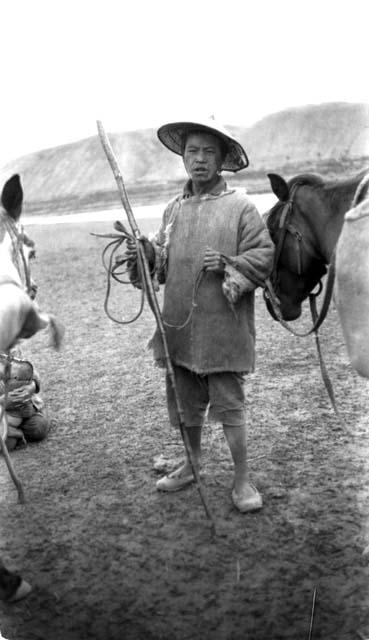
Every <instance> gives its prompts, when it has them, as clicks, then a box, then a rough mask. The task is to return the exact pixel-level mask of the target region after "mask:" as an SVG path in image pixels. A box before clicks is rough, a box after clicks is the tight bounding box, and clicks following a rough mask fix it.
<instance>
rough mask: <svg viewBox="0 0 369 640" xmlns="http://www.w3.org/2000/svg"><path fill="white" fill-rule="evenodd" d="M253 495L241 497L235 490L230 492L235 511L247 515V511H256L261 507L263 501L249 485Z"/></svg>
mask: <svg viewBox="0 0 369 640" xmlns="http://www.w3.org/2000/svg"><path fill="white" fill-rule="evenodd" d="M250 487H251V488H252V489H253V491H254V494H253V495H252V496H247V497H243V496H242V495H241V496H240V495H239V494H238V493H236V491H235V489H233V491H232V501H233V504H234V506H235V507H236V509H238V511H240V512H241V513H247V512H248V511H258V510H259V509H261V508H262V506H263V499H262V497H261V495H260V493H259V491H258V490H257V488H256V487H255V486H254V485H253V484H250Z"/></svg>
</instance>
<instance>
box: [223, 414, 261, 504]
mask: <svg viewBox="0 0 369 640" xmlns="http://www.w3.org/2000/svg"><path fill="white" fill-rule="evenodd" d="M223 429H224V435H225V437H226V440H227V442H228V446H229V449H230V452H231V456H232V459H233V462H234V488H233V491H232V499H233V502H234V505H235V506H236V507H237V509H239V511H244V512H246V511H256V510H257V509H261V507H262V499H261V495H260V494H259V492H258V491H257V489H256V488H255V487H254V486H253V485H252V484H251V483H250V479H249V472H248V464H247V445H246V425H245V424H243V425H242V426H237V427H236V426H231V425H227V424H223Z"/></svg>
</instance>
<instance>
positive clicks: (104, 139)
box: [97, 120, 216, 535]
mask: <svg viewBox="0 0 369 640" xmlns="http://www.w3.org/2000/svg"><path fill="white" fill-rule="evenodd" d="M97 129H98V132H99V137H100V141H101V144H102V147H103V149H104V151H105V154H106V157H107V159H108V161H109V164H110V167H111V169H112V171H113V174H114V177H115V180H116V183H117V186H118V190H119V194H120V198H121V201H122V204H123V207H124V210H125V212H126V214H127V218H128V222H129V224H130V227H131V229H132V233H133V235H134V237H135V239H136V246H137V258H138V261H139V265H140V268H141V273H142V274H143V285H144V290H145V294H146V297H147V300H148V302H149V305H150V308H151V310H152V312H153V314H154V316H155V320H156V323H157V326H158V329H159V332H160V335H161V339H162V342H163V347H164V354H165V366H166V370H167V374H168V378H169V380H170V383H171V385H172V388H173V392H174V398H175V405H176V410H177V415H178V422H179V428H180V432H181V436H182V439H183V443H184V446H185V449H186V453H187V457H188V459H189V461H190V464H191V468H192V472H193V475H194V478H195V481H196V485H197V489H198V491H199V494H200V498H201V501H202V503H203V506H204V509H205V513H206V516H207V518H208V520H209V522H210V527H211V532H212V535H215V533H216V531H215V523H214V520H213V517H212V515H211V512H210V509H209V506H208V502H207V500H206V496H205V494H204V490H203V488H202V485H201V481H200V474H199V471H198V469H197V466H196V464H195V461H194V456H193V451H192V447H191V443H190V441H189V437H188V433H187V430H186V427H185V423H184V416H183V409H182V406H181V401H180V398H179V394H178V388H177V384H176V379H175V374H174V370H173V366H172V361H171V358H170V354H169V348H168V342H167V338H166V333H165V328H164V323H163V318H162V315H161V311H160V306H159V303H158V299H157V296H156V293H155V290H154V287H153V284H152V280H151V275H150V267H149V264H148V260H147V257H146V253H145V249H144V242H143V240H144V239H143V237H142V235H141V233H140V230H139V228H138V226H137V222H136V219H135V217H134V214H133V211H132V208H131V205H130V202H129V199H128V196H127V192H126V188H125V184H124V180H123V176H122V173H121V170H120V168H119V164H118V161H117V159H116V157H115V154H114V151H113V149H112V146H111V144H110V141H109V138H108V136H107V135H106V133H105V130H104V127H103V125H102V123H101V122H100V120H98V121H97Z"/></svg>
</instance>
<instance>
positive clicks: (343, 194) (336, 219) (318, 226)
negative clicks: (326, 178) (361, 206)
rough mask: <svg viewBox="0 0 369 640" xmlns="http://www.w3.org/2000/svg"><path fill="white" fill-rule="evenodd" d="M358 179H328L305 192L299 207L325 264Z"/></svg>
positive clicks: (330, 254)
mask: <svg viewBox="0 0 369 640" xmlns="http://www.w3.org/2000/svg"><path fill="white" fill-rule="evenodd" d="M359 182H360V180H359V179H356V180H352V181H342V182H337V183H332V184H331V185H324V186H322V187H318V188H314V189H313V190H310V191H311V192H310V193H309V195H307V194H306V195H307V202H306V204H304V205H303V207H302V208H303V210H304V212H305V217H306V218H308V223H309V225H310V228H311V230H312V232H313V234H314V239H315V244H316V247H317V250H318V252H319V253H320V255H321V256H322V257H323V258H324V260H325V263H326V264H329V262H330V260H331V256H332V253H333V251H334V248H335V246H336V243H337V240H338V237H339V235H340V233H341V229H342V225H343V221H344V217H345V213H346V212H347V211H348V210H349V209H350V206H351V202H352V199H353V197H354V194H355V191H356V188H357V186H358V184H359Z"/></svg>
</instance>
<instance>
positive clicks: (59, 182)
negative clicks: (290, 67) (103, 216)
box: [1, 103, 369, 214]
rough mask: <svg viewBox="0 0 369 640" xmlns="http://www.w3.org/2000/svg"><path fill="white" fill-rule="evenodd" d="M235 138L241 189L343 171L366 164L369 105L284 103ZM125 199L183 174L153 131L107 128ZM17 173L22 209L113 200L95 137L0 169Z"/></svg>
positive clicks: (161, 192) (154, 191)
mask: <svg viewBox="0 0 369 640" xmlns="http://www.w3.org/2000/svg"><path fill="white" fill-rule="evenodd" d="M228 128H229V130H230V131H231V132H232V133H233V134H234V135H235V136H237V138H238V139H239V140H240V141H241V142H242V144H243V145H244V147H245V149H246V150H247V153H248V155H249V158H250V167H249V169H247V170H246V171H243V172H241V173H240V174H238V175H235V176H233V175H231V174H226V175H227V180H228V181H229V182H231V183H234V184H247V185H248V187H249V190H250V191H251V190H254V191H255V190H265V189H267V188H268V182H267V180H266V173H267V172H268V171H279V172H282V173H283V174H284V175H285V176H286V177H288V176H290V175H293V174H294V173H298V172H300V171H304V170H309V171H317V172H321V173H324V174H332V175H341V174H342V175H343V174H344V173H347V172H355V171H356V170H359V169H361V168H363V167H365V166H369V105H367V104H351V103H326V104H322V105H307V106H304V107H298V108H292V109H286V110H284V111H280V112H278V113H274V114H271V115H269V116H267V117H265V118H263V119H262V120H260V121H259V122H257V123H255V125H253V126H252V127H249V128H245V127H228ZM109 138H110V141H111V144H112V146H113V149H114V151H115V153H116V155H117V158H118V160H119V163H120V166H121V169H122V173H123V176H124V179H125V182H126V185H127V188H128V190H129V194H130V196H131V198H132V202H133V203H134V204H135V203H136V204H137V203H144V202H145V201H150V202H154V201H158V200H166V199H167V198H168V197H169V196H171V195H172V194H173V193H175V192H176V191H178V189H179V188H180V185H181V183H182V182H183V179H184V176H185V174H184V169H183V165H182V161H181V158H180V157H179V156H176V155H175V154H172V153H170V152H168V150H167V149H165V147H163V146H162V145H161V144H160V142H159V141H158V140H157V137H156V132H155V130H153V129H144V130H138V131H130V132H123V133H111V134H109ZM12 173H20V175H21V177H22V182H23V186H24V190H25V209H26V211H27V213H28V214H29V213H32V212H36V211H37V212H40V211H45V212H46V211H50V212H55V210H63V211H66V212H68V211H75V210H76V209H83V208H93V207H100V206H104V207H106V206H115V205H116V204H117V203H118V202H119V196H118V193H117V189H116V184H115V180H114V177H113V174H112V172H111V169H110V167H109V164H108V162H107V159H106V157H105V154H104V152H103V149H102V147H101V143H100V140H99V138H98V136H97V135H96V136H94V137H91V138H87V139H84V140H79V141H77V142H75V143H72V144H68V145H62V146H58V147H54V148H51V149H44V150H42V151H37V152H35V153H31V154H28V155H26V156H22V157H20V158H18V159H16V160H14V161H12V162H11V163H9V164H8V165H6V166H5V167H3V169H2V171H1V179H2V182H3V181H4V180H5V179H6V178H7V177H8V176H10V175H11V174H12Z"/></svg>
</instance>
